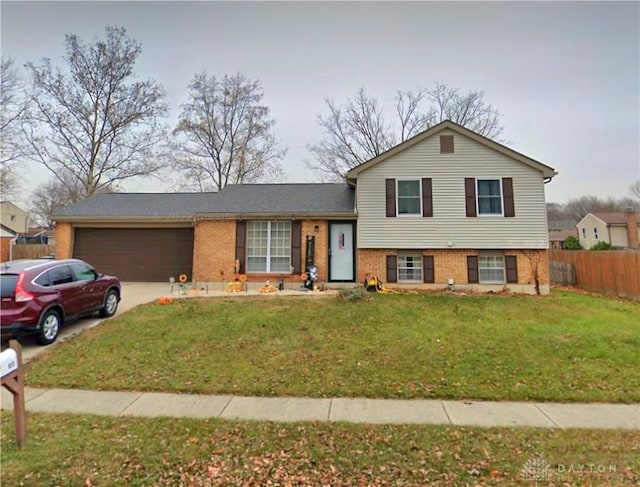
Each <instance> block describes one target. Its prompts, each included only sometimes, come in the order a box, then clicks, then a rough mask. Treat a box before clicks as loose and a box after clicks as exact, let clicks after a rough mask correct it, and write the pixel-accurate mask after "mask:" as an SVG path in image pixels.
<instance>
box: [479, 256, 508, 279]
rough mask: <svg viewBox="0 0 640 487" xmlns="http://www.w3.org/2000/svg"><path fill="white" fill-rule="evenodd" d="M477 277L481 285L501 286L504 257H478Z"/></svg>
mask: <svg viewBox="0 0 640 487" xmlns="http://www.w3.org/2000/svg"><path fill="white" fill-rule="evenodd" d="M478 277H479V280H480V282H481V283H486V284H502V283H504V282H505V279H504V256H502V255H479V256H478Z"/></svg>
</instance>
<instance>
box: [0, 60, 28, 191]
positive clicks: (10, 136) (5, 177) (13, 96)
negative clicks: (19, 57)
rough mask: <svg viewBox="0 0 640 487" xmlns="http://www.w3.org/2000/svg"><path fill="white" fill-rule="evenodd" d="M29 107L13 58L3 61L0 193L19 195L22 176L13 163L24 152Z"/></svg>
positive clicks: (1, 77)
mask: <svg viewBox="0 0 640 487" xmlns="http://www.w3.org/2000/svg"><path fill="white" fill-rule="evenodd" d="M26 108H27V102H26V98H25V96H24V92H23V90H22V87H21V83H20V77H19V75H18V71H17V70H16V68H15V66H14V62H13V60H12V59H10V58H5V57H3V58H2V61H1V64H0V194H1V195H2V199H10V198H13V197H14V196H16V194H17V192H18V189H19V186H20V179H19V177H18V175H17V174H16V172H15V168H14V165H15V164H16V163H17V161H18V159H20V158H21V157H22V156H23V155H24V144H23V143H22V138H21V130H20V125H21V122H22V117H23V115H24V114H25V111H26Z"/></svg>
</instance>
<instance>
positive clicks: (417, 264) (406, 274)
mask: <svg viewBox="0 0 640 487" xmlns="http://www.w3.org/2000/svg"><path fill="white" fill-rule="evenodd" d="M397 262H398V282H422V255H421V254H418V253H415V252H413V253H409V252H401V253H399V254H398V260H397Z"/></svg>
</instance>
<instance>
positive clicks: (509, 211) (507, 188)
mask: <svg viewBox="0 0 640 487" xmlns="http://www.w3.org/2000/svg"><path fill="white" fill-rule="evenodd" d="M502 197H503V198H504V216H506V217H513V216H516V210H515V208H514V206H513V178H502Z"/></svg>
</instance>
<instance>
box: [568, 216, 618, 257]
mask: <svg viewBox="0 0 640 487" xmlns="http://www.w3.org/2000/svg"><path fill="white" fill-rule="evenodd" d="M576 227H577V228H578V239H579V240H580V245H582V248H583V249H585V250H589V249H590V248H591V247H593V246H594V245H595V244H597V243H598V242H607V243H611V237H610V235H609V227H607V224H606V223H605V222H603V221H602V220H600V218H597V217H595V216H594V215H592V214H591V213H589V214H588V215H587V216H585V217H584V218H583V219H582V220H580V221H579V222H578V223H577V225H576ZM594 228H595V229H597V233H598V238H597V239H596V235H595V234H596V232H594V231H593V229H594ZM583 229H584V232H583V231H582V230H583Z"/></svg>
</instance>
